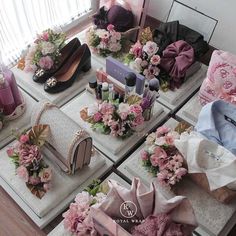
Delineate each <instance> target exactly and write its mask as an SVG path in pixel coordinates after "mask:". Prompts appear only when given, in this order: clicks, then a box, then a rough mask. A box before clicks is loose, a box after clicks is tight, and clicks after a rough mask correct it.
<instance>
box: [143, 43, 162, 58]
mask: <svg viewBox="0 0 236 236" xmlns="http://www.w3.org/2000/svg"><path fill="white" fill-rule="evenodd" d="M158 49H159V47H158V46H157V44H156V43H154V42H152V41H148V42H146V44H145V45H144V46H143V51H144V52H146V53H147V54H148V56H149V57H151V56H153V55H154V54H156V53H157V51H158Z"/></svg>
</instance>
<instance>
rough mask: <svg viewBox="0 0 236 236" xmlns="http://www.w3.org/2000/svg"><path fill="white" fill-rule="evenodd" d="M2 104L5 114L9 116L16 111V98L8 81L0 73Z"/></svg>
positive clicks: (0, 101)
mask: <svg viewBox="0 0 236 236" xmlns="http://www.w3.org/2000/svg"><path fill="white" fill-rule="evenodd" d="M0 104H1V105H2V109H3V114H4V115H6V116H8V115H10V114H12V113H13V112H14V111H15V109H16V104H15V102H14V97H13V94H12V91H11V87H10V85H9V83H8V81H7V80H6V79H5V78H4V76H3V74H1V73H0Z"/></svg>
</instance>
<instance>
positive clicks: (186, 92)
mask: <svg viewBox="0 0 236 236" xmlns="http://www.w3.org/2000/svg"><path fill="white" fill-rule="evenodd" d="M207 68H208V67H207V66H206V65H203V64H202V65H201V68H200V69H199V70H198V72H196V73H195V74H194V75H193V76H191V77H190V78H188V80H187V81H186V82H184V83H183V84H182V85H181V86H180V88H179V89H175V90H174V91H171V90H168V91H167V92H163V91H160V92H159V93H160V97H159V98H158V99H157V101H158V102H160V103H161V104H163V105H165V106H166V107H168V108H169V109H170V110H171V112H172V113H174V112H175V111H176V110H177V109H178V108H179V107H180V106H181V105H183V104H184V103H185V102H186V100H187V99H188V98H189V96H191V94H192V93H194V91H196V90H197V89H198V88H199V87H200V86H201V84H202V81H203V80H204V79H205V77H206V72H207Z"/></svg>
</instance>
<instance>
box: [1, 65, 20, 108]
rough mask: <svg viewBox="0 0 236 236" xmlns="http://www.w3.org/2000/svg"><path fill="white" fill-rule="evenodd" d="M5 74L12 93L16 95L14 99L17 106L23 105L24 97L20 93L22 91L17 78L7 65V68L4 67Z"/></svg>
mask: <svg viewBox="0 0 236 236" xmlns="http://www.w3.org/2000/svg"><path fill="white" fill-rule="evenodd" d="M3 75H4V78H5V80H7V81H8V83H9V85H10V87H11V91H12V95H13V97H14V101H15V104H16V106H19V105H21V104H22V103H23V98H22V96H21V94H20V91H19V88H18V86H17V83H16V79H15V76H14V74H13V72H12V71H11V70H10V69H8V68H7V67H5V68H3Z"/></svg>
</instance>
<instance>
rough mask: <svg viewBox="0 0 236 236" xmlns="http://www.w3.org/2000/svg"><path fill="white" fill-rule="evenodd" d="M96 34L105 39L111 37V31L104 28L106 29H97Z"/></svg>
mask: <svg viewBox="0 0 236 236" xmlns="http://www.w3.org/2000/svg"><path fill="white" fill-rule="evenodd" d="M96 35H97V36H98V37H99V38H103V39H107V38H109V32H107V31H106V30H104V29H97V31H96Z"/></svg>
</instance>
